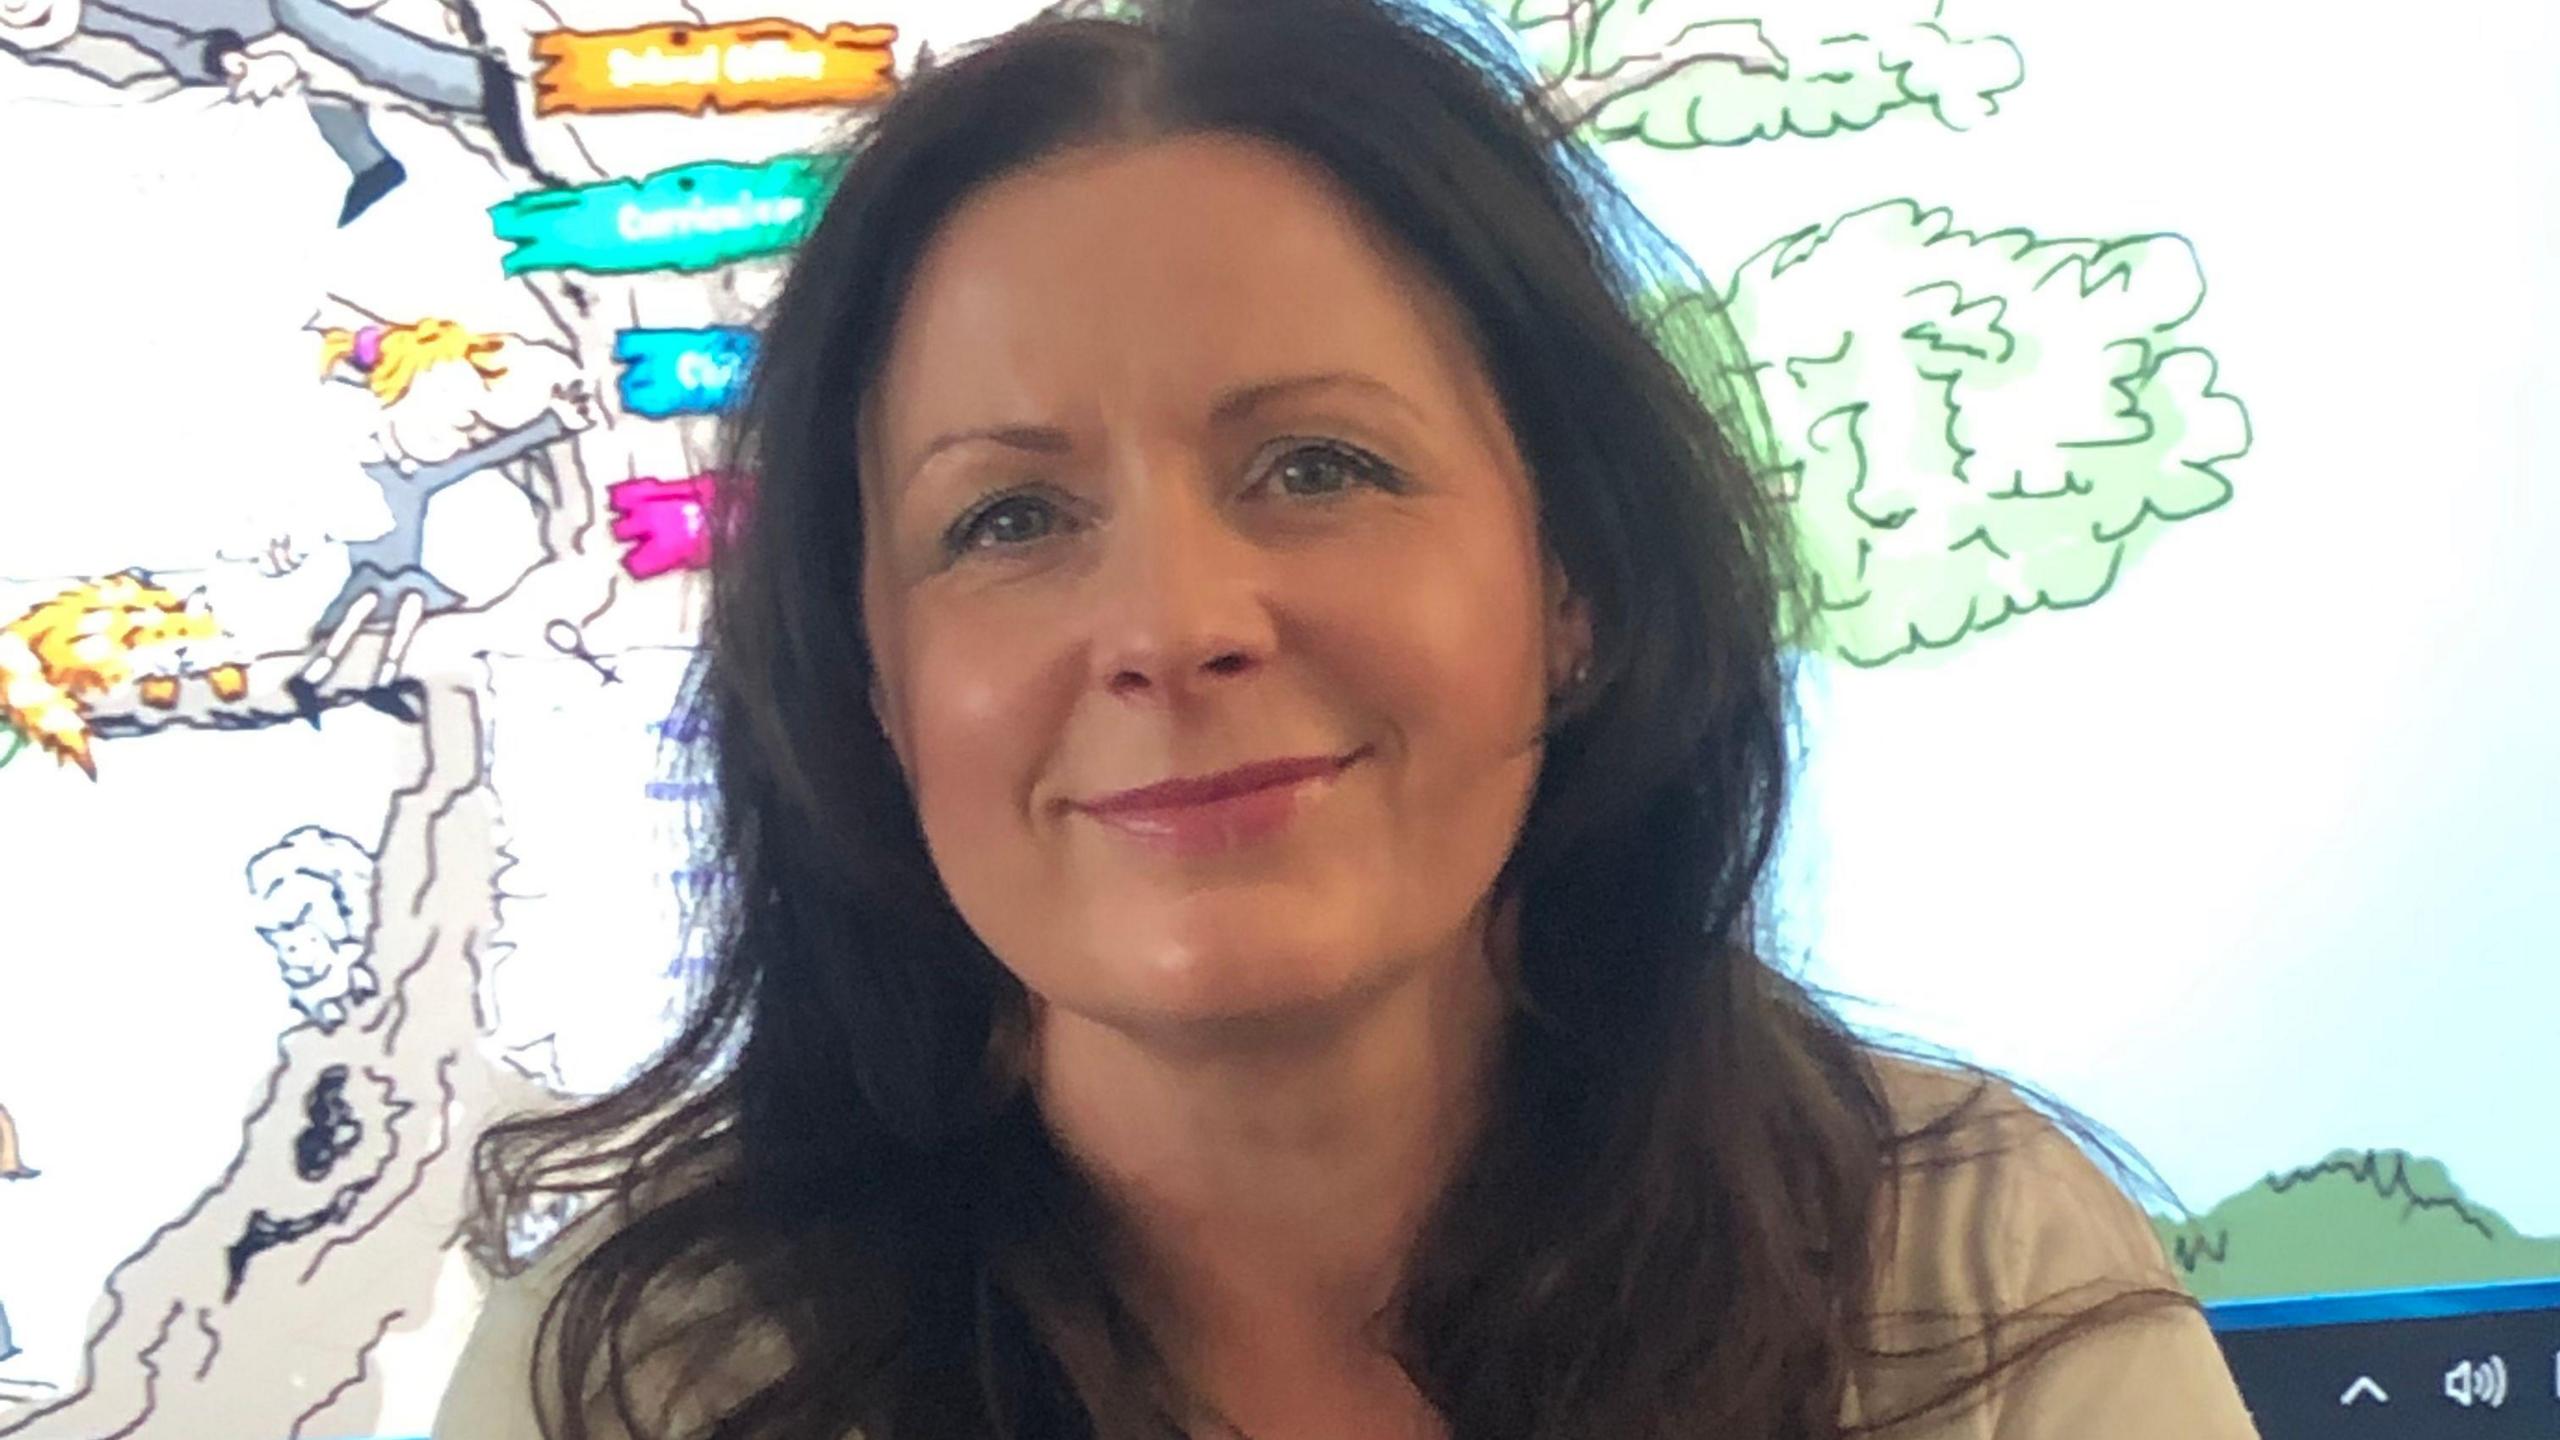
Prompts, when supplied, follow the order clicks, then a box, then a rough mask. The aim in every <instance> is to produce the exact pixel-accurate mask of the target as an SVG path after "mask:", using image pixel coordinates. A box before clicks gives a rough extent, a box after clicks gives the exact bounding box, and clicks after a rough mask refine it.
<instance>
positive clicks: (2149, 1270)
mask: <svg viewBox="0 0 2560 1440" xmlns="http://www.w3.org/2000/svg"><path fill="white" fill-rule="evenodd" d="M1885 1074H1886V1080H1887V1089H1888V1093H1889V1094H1890V1095H1891V1097H1892V1099H1893V1102H1894V1104H1895V1107H1896V1109H1897V1111H1898V1112H1899V1113H1900V1114H1901V1116H1902V1117H1903V1123H1904V1124H1905V1125H1906V1126H1916V1125H1918V1124H1920V1123H1922V1122H1924V1121H1926V1120H1928V1119H1931V1118H1934V1117H1936V1116H1938V1115H1942V1114H1944V1113H1946V1112H1947V1110H1948V1108H1949V1107H1950V1106H1952V1105H1953V1104H1955V1103H1956V1102H1957V1101H1959V1100H1960V1099H1962V1098H1963V1097H1964V1095H1965V1094H1966V1093H1967V1092H1968V1091H1969V1089H1970V1085H1971V1082H1970V1081H1967V1080H1963V1079H1960V1078H1958V1077H1955V1076H1951V1075H1949V1074H1946V1073H1945V1072H1941V1071H1936V1070H1928V1069H1922V1068H1920V1067H1918V1066H1915V1065H1908V1064H1902V1063H1899V1062H1896V1063H1891V1064H1888V1065H1887V1067H1886V1070H1885ZM1987 1098H1988V1099H1989V1100H1990V1101H1991V1102H1992V1103H1988V1104H1986V1105H1984V1106H1982V1107H1979V1110H1978V1114H1979V1115H1980V1117H1981V1118H1980V1119H1979V1120H1975V1121H1968V1123H1967V1124H1966V1126H1965V1127H1964V1129H1962V1130H1961V1131H1960V1132H1958V1133H1957V1134H1956V1136H1955V1137H1954V1143H1953V1144H1952V1145H1950V1146H1947V1147H1944V1148H1942V1149H1941V1150H1940V1152H1939V1153H1938V1155H1937V1156H1936V1157H1935V1158H1937V1159H1939V1160H1941V1161H1945V1162H1950V1163H1943V1164H1936V1165H1928V1166H1921V1167H1915V1168H1914V1169H1913V1170H1912V1171H1911V1172H1910V1173H1909V1176H1908V1178H1907V1179H1906V1180H1905V1182H1904V1184H1903V1187H1902V1205H1901V1214H1900V1221H1899V1225H1898V1230H1897V1235H1898V1239H1897V1243H1896V1245H1895V1249H1894V1253H1893V1254H1892V1255H1891V1256H1890V1257H1889V1259H1888V1262H1887V1266H1886V1271H1885V1278H1884V1281H1883V1286H1882V1291H1883V1293H1882V1295H1881V1297H1880V1299H1881V1302H1882V1303H1881V1305H1880V1306H1879V1309H1880V1311H1881V1312H1883V1313H1886V1314H1893V1313H1896V1312H1911V1313H1914V1314H1925V1313H1930V1312H1934V1313H1936V1314H1939V1315H1942V1316H1943V1315H1949V1314H1952V1315H1955V1316H1959V1317H1961V1316H1966V1315H1980V1314H1984V1313H1991V1314H2009V1313H2013V1312H2017V1311H2021V1310H2024V1309H2028V1308H2029V1307H2032V1306H2035V1305H2037V1304H2038V1302H2054V1303H2057V1304H2060V1305H2066V1306H2068V1305H2074V1304H2086V1303H2088V1301H2089V1300H2091V1299H2092V1298H2095V1294H2103V1293H2105V1290H2104V1289H2097V1290H2095V1291H2094V1293H2093V1287H2106V1288H2109V1289H2112V1288H2121V1287H2122V1286H2124V1285H2127V1284H2134V1285H2140V1284H2158V1285H2166V1286H2174V1285H2176V1284H2177V1281H2176V1278H2175V1276H2174V1275H2173V1273H2172V1271H2171V1269H2170V1267H2169V1265H2168V1263H2167V1261H2166V1260H2165V1259H2164V1258H2163V1256H2162V1254H2161V1250H2160V1244H2159V1241H2158V1239H2157V1238H2156V1237H2155V1236H2154V1234H2153V1233H2152V1230H2151V1227H2150V1225H2149V1223H2148V1222H2147V1221H2146V1220H2145V1219H2144V1217H2143V1215H2142V1213H2141V1211H2140V1210H2139V1209H2138V1208H2136V1207H2135V1205H2134V1204H2133V1203H2132V1202H2131V1201H2130V1200H2128V1199H2127V1198H2126V1197H2125V1196H2124V1194H2123V1192H2122V1191H2121V1190H2119V1189H2118V1188H2117V1187H2116V1185H2115V1184H2114V1183H2113V1182H2111V1181H2110V1180H2108V1179H2107V1178H2106V1176H2105V1174H2104V1173H2103V1172H2101V1171H2100V1170H2099V1169H2098V1167H2097V1166H2096V1165H2094V1164H2092V1163H2091V1162H2090V1161H2089V1159H2088V1158H2087V1157H2086V1156H2085V1155H2084V1154H2082V1153H2081V1151H2080V1149H2079V1148H2078V1147H2077V1146H2076V1145H2074V1144H2073V1143H2072V1142H2071V1141H2070V1140H2069V1139H2068V1138H2067V1137H2066V1136H2065V1135H2064V1134H2063V1133H2062V1132H2061V1131H2060V1130H2059V1129H2057V1128H2055V1126H2054V1125H2053V1124H2052V1123H2051V1122H2050V1121H2047V1120H2045V1119H2044V1118H2043V1117H2042V1116H2040V1115H2037V1114H2036V1113H2035V1112H2033V1111H2032V1110H2029V1109H2027V1108H2026V1107H2025V1106H2024V1105H2023V1104H2021V1103H2020V1102H2019V1101H2017V1100H2016V1098H2015V1097H2014V1096H2012V1095H2010V1094H2009V1093H2008V1092H2006V1091H1999V1092H1995V1094H1994V1095H1993V1096H1991V1097H1987ZM1977 1152H1981V1153H1979V1154H1977ZM572 1248H573V1247H569V1246H559V1247H554V1251H553V1253H552V1254H550V1255H547V1256H545V1257H544V1260H543V1261H542V1262H541V1263H538V1264H536V1265H535V1266H534V1267H532V1268H531V1269H530V1270H528V1271H527V1272H526V1273H525V1274H524V1275H523V1276H521V1277H518V1278H517V1279H515V1280H513V1281H509V1282H505V1283H503V1284H502V1285H501V1286H500V1287H499V1288H498V1289H497V1291H496V1292H495V1293H494V1294H492V1295H491V1297H490V1299H489V1302H488V1306H487V1308H486V1309H485V1310H484V1311H483V1313H482V1315H481V1318H480V1321H479V1325H478V1327H477V1328H476V1329H475V1330H474V1331H473V1332H472V1336H471V1339H470V1342H469V1343H468V1345H467V1346H466V1347H465V1349H464V1352H463V1356H462V1360H461V1363H460V1365H459V1366H458V1368H457V1369H456V1370H455V1373H454V1377H453V1381H452V1385H451V1387H450V1389H449V1390H448V1391H447V1392H446V1395H445V1400H444V1406H443V1409H442V1410H441V1411H440V1412H439V1413H438V1415H437V1416H436V1424H435V1430H434V1433H433V1436H432V1440H542V1436H541V1432H540V1429H539V1428H538V1426H537V1425H536V1424H535V1422H534V1418H533V1415H532V1411H531V1408H530V1401H529V1387H528V1384H527V1378H528V1376H529V1374H530V1367H531V1364H532V1358H531V1357H532V1348H533V1337H534V1330H535V1326H536V1324H537V1323H538V1322H539V1320H540V1317H541V1314H542V1308H543V1305H544V1303H545V1302H546V1301H547V1300H548V1299H549V1297H550V1294H551V1291H552V1287H553V1285H554V1284H556V1281H557V1276H558V1274H559V1271H560V1267H561V1266H562V1265H563V1264H564V1263H565V1262H566V1260H567V1259H568V1258H569V1256H568V1254H567V1252H569V1251H570V1250H571V1249H572ZM2063 1313H2067V1310H2066V1311H2064V1312H2063ZM1979 1328H1980V1327H1979V1324H1978V1323H1975V1324H1970V1325H1967V1324H1958V1325H1956V1326H1955V1327H1954V1328H1953V1329H1946V1328H1938V1329H1932V1328H1931V1326H1930V1324H1928V1323H1926V1322H1923V1321H1919V1320H1910V1321H1903V1322H1897V1328H1894V1329H1889V1330H1888V1331H1887V1332H1886V1333H1885V1334H1884V1335H1883V1336H1882V1337H1880V1339H1881V1340H1882V1342H1883V1343H1882V1345H1881V1347H1880V1348H1883V1349H1887V1350H1896V1349H1906V1348H1915V1347H1917V1346H1921V1345H1933V1344H1937V1343H1940V1342H1943V1341H1944V1340H1946V1339H1948V1338H1949V1337H1958V1338H1961V1337H1964V1336H1966V1335H1967V1334H1969V1333H1970V1332H1972V1331H1975V1330H1978V1329H1979ZM2034 1333H2035V1324H2034V1323H2033V1322H2030V1323H2028V1324H2025V1325H2023V1326H2021V1327H2020V1328H2019V1329H2018V1330H2016V1331H2014V1332H2011V1334H2010V1336H2009V1339H2008V1341H2007V1343H2009V1344H2010V1345H2013V1346H2014V1345H2016V1344H2018V1343H2022V1342H2024V1341H2027V1340H2029V1339H2031V1338H2032V1337H2033V1335H2034ZM1985 1353H1986V1352H1985V1350H1984V1348H1983V1346H1982V1344H1981V1343H1980V1342H1979V1341H1978V1340H1973V1341H1967V1342H1966V1343H1963V1344H1961V1345H1959V1346H1958V1347H1957V1348H1955V1349H1953V1350H1951V1351H1943V1352H1941V1353H1940V1354H1939V1355H1938V1357H1937V1358H1934V1359H1932V1360H1929V1361H1926V1362H1896V1363H1894V1364H1892V1365H1885V1364H1876V1365H1871V1366H1869V1367H1867V1368H1865V1369H1864V1370H1862V1371H1861V1372H1859V1373H1858V1374H1856V1375H1854V1376H1853V1377H1852V1378H1851V1384H1850V1392H1849V1395H1848V1398H1847V1401H1846V1403H1845V1405H1844V1408H1843V1418H1844V1419H1845V1420H1848V1421H1850V1422H1852V1423H1858V1422H1862V1421H1863V1422H1867V1423H1873V1422H1875V1421H1877V1420H1880V1419H1883V1418H1885V1417H1887V1416H1889V1415H1892V1414H1894V1413H1896V1412H1897V1411H1899V1410H1901V1409H1903V1408H1905V1407H1907V1406H1909V1405H1910V1404H1912V1403H1913V1402H1915V1401H1917V1400H1920V1399H1923V1398H1925V1397H1927V1396H1929V1395H1931V1394H1932V1393H1934V1392H1935V1390H1936V1389H1937V1388H1938V1385H1939V1384H1940V1383H1942V1382H1943V1380H1944V1378H1945V1377H1947V1376H1951V1375H1954V1376H1960V1375H1962V1374H1965V1373H1967V1372H1968V1371H1970V1370H1974V1369H1979V1368H1981V1367H1982V1364H1983V1360H1984V1356H1985ZM715 1389H717V1390H722V1391H725V1390H726V1389H727V1387H704V1386H701V1385H687V1386H685V1387H683V1393H682V1394H681V1396H677V1397H671V1403H672V1404H674V1405H675V1406H676V1407H677V1408H678V1409H679V1410H681V1411H684V1412H686V1413H688V1414H697V1415H706V1416H707V1415H709V1414H716V1413H718V1409H719V1408H722V1407H724V1406H725V1405H726V1404H734V1403H735V1402H736V1400H737V1399H740V1398H743V1392H742V1391H741V1392H732V1393H728V1394H726V1395H725V1396H724V1395H722V1394H716V1393H712V1392H713V1390H715ZM1883 1433H1885V1434H1888V1435H1890V1436H1892V1437H1895V1440H2255V1437H2256V1436H2257V1434H2258V1432H2257V1429H2256V1427H2255V1426H2254V1425H2253V1424H2252V1422H2251V1420H2250V1418H2249V1414H2248V1411H2247V1409H2246V1408H2245V1407H2244V1406H2243V1405H2242V1403H2241V1400H2240V1395H2239V1392H2238V1390H2237V1389H2236V1388H2235V1387H2234V1386H2233V1384H2232V1380H2231V1373H2230V1371H2229V1370H2228V1369H2227V1368H2226V1367H2225V1366H2224V1364H2223V1360H2222V1354H2221V1351H2220V1349H2219V1348H2218V1347H2217V1346H2216V1344H2215V1343H2214V1339H2213V1336H2212V1334H2211V1332H2210V1331H2209V1330H2207V1329H2206V1327H2205V1323H2204V1321H2203V1319H2202V1317H2201V1316H2199V1315H2198V1314H2196V1313H2195V1311H2193V1310H2192V1309H2187V1308H2179V1309H2157V1310H2152V1311H2149V1312H2147V1313H2143V1314H2140V1315H2136V1316H2133V1317H2131V1318H2127V1319H2123V1320H2119V1321H2116V1322H2113V1323H2111V1324H2109V1325H2107V1326H2105V1327H2104V1328H2101V1329H2098V1330H2094V1331H2092V1332H2090V1333H2088V1334H2085V1335H2082V1336H2079V1337H2076V1338H2073V1339H2071V1340H2068V1341H2065V1342H2063V1343H2062V1344H2061V1345H2059V1346H2058V1347H2056V1348H2054V1349H2052V1350H2050V1351H2047V1352H2046V1353H2045V1354H2043V1355H2040V1356H2037V1357H2034V1358H2031V1359H2028V1360H2025V1361H2022V1362H2020V1363H2019V1365H2018V1367H2017V1368H2016V1369H2014V1370H2011V1371H2010V1372H2008V1375H2007V1377H2006V1378H2005V1379H2003V1380H2002V1381H2000V1382H1998V1383H1997V1384H1995V1385H1994V1387H1993V1388H1992V1389H1991V1390H1990V1391H1989V1393H1988V1394H1987V1396H1986V1397H1985V1398H1984V1399H1983V1400H1982V1401H1981V1402H1980V1403H1978V1404H1967V1405H1963V1406H1960V1407H1958V1408H1955V1409H1953V1410H1949V1411H1944V1412H1941V1413H1938V1414H1936V1415H1934V1416H1930V1417H1927V1418H1924V1419H1923V1420H1921V1421H1919V1422H1916V1423H1913V1424H1910V1425H1904V1426H1897V1427H1895V1428H1894V1429H1892V1430H1890V1431H1887V1432H1883Z"/></svg>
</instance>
